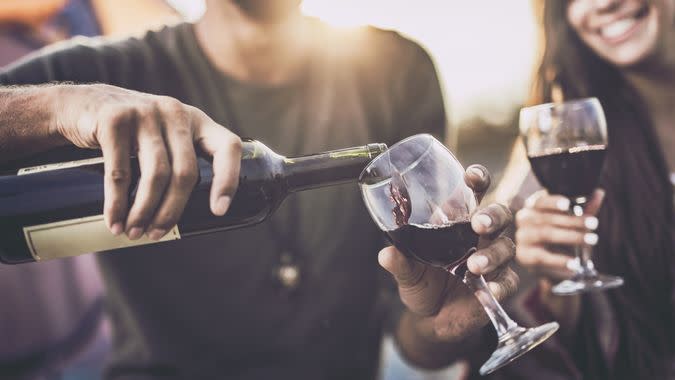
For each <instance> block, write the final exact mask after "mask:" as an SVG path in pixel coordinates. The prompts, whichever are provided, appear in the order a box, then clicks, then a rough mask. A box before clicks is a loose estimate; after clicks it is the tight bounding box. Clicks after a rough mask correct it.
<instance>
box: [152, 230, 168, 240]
mask: <svg viewBox="0 0 675 380" xmlns="http://www.w3.org/2000/svg"><path fill="white" fill-rule="evenodd" d="M164 235H166V230H164V229H161V228H153V229H152V230H151V231H150V232H149V233H148V237H149V238H150V239H151V240H155V241H157V240H159V239H161V238H162V237H163V236H164Z"/></svg>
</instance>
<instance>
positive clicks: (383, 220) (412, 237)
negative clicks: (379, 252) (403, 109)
mask: <svg viewBox="0 0 675 380" xmlns="http://www.w3.org/2000/svg"><path fill="white" fill-rule="evenodd" d="M467 177H468V179H469V181H468V182H471V181H470V180H471V179H472V177H471V176H467V174H466V172H465V170H464V168H462V165H461V164H460V163H459V161H457V159H456V158H455V156H454V155H453V154H452V153H451V152H450V151H449V150H448V149H447V148H446V147H445V146H444V145H443V144H442V143H440V142H439V141H438V140H436V139H434V138H433V137H432V136H431V135H426V134H422V135H415V136H412V137H409V138H407V139H405V140H403V141H401V142H399V143H397V144H395V145H394V146H392V147H391V148H389V150H387V151H385V152H384V153H383V154H381V155H379V156H378V157H377V158H375V159H374V160H373V161H372V162H371V163H370V164H369V165H368V166H367V167H366V168H365V169H364V170H363V172H362V173H361V176H360V178H359V185H360V187H361V193H362V195H363V199H364V201H365V203H366V206H367V208H368V211H369V212H370V214H371V216H372V217H373V220H375V222H376V223H377V224H378V226H379V227H380V229H381V230H382V231H384V232H385V233H386V236H387V237H388V239H389V240H390V241H391V242H392V243H393V244H394V245H395V246H396V248H397V249H398V250H399V251H400V252H402V253H403V254H404V255H406V256H407V258H409V259H414V260H417V261H418V262H419V263H422V264H424V265H422V264H419V265H421V266H417V265H418V264H417V263H416V264H415V266H416V267H417V268H421V270H420V269H417V270H414V267H413V266H411V265H410V264H409V263H410V262H411V261H410V260H406V261H403V260H398V262H394V263H391V262H387V260H386V258H387V257H386V255H387V254H388V253H387V251H385V253H384V255H385V257H384V259H385V260H384V262H383V264H384V266H385V267H390V268H392V270H393V271H394V272H396V273H397V274H398V279H397V280H398V282H399V284H401V283H403V285H404V292H403V293H402V294H401V296H402V299H403V301H404V302H405V303H406V305H407V306H408V307H409V308H410V309H411V310H412V311H415V312H416V315H417V316H418V317H422V318H418V319H421V321H420V323H424V319H423V316H424V315H425V314H426V316H427V317H429V316H434V315H435V314H437V313H439V311H440V312H442V313H443V314H444V315H443V316H442V317H441V318H439V319H438V322H439V325H438V326H432V329H433V331H435V332H436V333H440V334H437V335H441V336H445V337H446V338H447V339H452V338H453V335H461V334H453V331H452V330H448V328H449V326H451V325H455V327H459V330H457V331H461V329H462V327H461V326H462V325H464V326H466V328H467V329H468V330H472V328H473V327H475V326H477V325H479V324H480V317H479V315H481V313H480V312H479V311H478V310H477V308H476V307H475V305H476V304H475V301H474V300H470V301H468V302H467V300H469V299H470V298H468V297H466V295H467V293H466V290H465V289H464V292H463V293H459V295H456V294H455V295H453V294H446V293H449V292H450V291H454V290H457V288H460V287H459V286H452V282H451V281H454V280H451V279H450V278H451V276H449V274H452V275H453V276H454V277H456V279H457V280H458V281H457V282H459V281H461V282H463V283H464V284H465V285H466V286H467V287H468V288H469V289H470V290H471V292H472V294H473V296H475V299H477V300H478V302H480V305H481V306H482V307H483V310H484V312H485V314H487V316H488V317H489V319H490V321H491V322H492V324H493V326H494V328H495V330H496V331H497V336H498V344H497V348H496V349H495V351H494V352H493V353H492V356H491V357H490V358H489V359H488V360H487V361H486V362H485V363H484V364H483V366H482V367H481V369H480V373H481V374H483V375H485V374H489V373H491V372H493V371H495V370H497V369H499V368H501V367H502V366H504V365H506V364H508V363H510V362H511V361H513V360H515V359H516V358H518V357H520V356H521V355H523V354H524V353H526V352H528V351H529V350H531V349H532V348H534V347H536V346H537V345H539V344H541V343H542V342H543V341H545V340H546V339H548V338H549V337H550V336H551V335H552V334H553V333H555V331H557V329H558V324H557V323H556V322H550V323H547V324H544V325H541V326H538V327H535V328H523V327H520V326H518V324H517V323H516V322H514V321H513V320H512V319H511V318H509V316H508V315H507V314H506V312H505V311H504V309H502V307H501V305H500V304H499V302H498V301H497V299H496V298H495V295H494V293H493V291H497V292H498V293H499V291H500V289H499V286H497V287H496V288H494V289H493V288H491V287H490V286H489V285H488V284H487V282H486V279H485V278H484V277H483V275H482V274H483V273H490V272H492V270H494V267H493V268H490V265H492V266H502V265H503V264H504V260H503V258H504V253H503V252H502V253H500V251H501V250H502V249H506V250H511V251H512V250H513V245H512V243H511V244H509V243H510V241H508V240H506V239H505V238H502V239H501V241H500V243H499V244H493V245H492V246H491V247H492V248H491V249H490V250H487V249H485V247H486V246H485V245H484V244H485V240H483V241H481V242H479V235H478V233H477V232H482V233H484V234H490V233H492V234H498V232H499V228H500V227H502V226H503V224H504V223H506V221H507V220H508V219H510V218H509V217H508V212H507V210H506V208H504V207H503V206H496V205H493V206H490V207H489V208H488V209H489V210H491V211H489V212H488V213H486V212H485V211H483V212H479V213H478V214H477V215H474V214H476V208H477V205H478V201H479V199H478V198H477V195H476V193H474V191H473V189H472V188H471V187H469V186H468V185H467V183H466V182H467ZM484 190H485V189H480V191H479V193H482V192H483V191H484ZM479 195H480V194H479ZM493 218H494V219H493ZM474 228H475V229H476V231H474ZM491 228H492V230H491ZM482 236H485V235H482ZM488 246H489V244H488ZM477 249H481V250H480V251H479V252H477ZM389 252H392V251H389ZM506 255H509V254H508V253H507V254H506ZM394 257H400V256H394ZM500 257H501V258H502V260H500ZM469 258H471V260H470V261H469ZM381 259H382V257H381ZM401 263H402V264H401ZM398 264H401V267H397V266H398ZM406 265H408V267H407V268H406V267H405V266H406ZM469 266H471V267H472V268H470V269H471V270H469ZM394 267H397V268H394ZM481 267H483V269H482V270H481V269H480V268H481ZM439 269H440V270H439ZM443 271H445V273H444V272H443ZM427 272H429V274H427ZM448 272H449V273H448ZM473 272H478V273H480V274H478V275H477V274H475V273H473ZM498 273H504V274H505V275H508V274H509V273H510V272H509V270H508V269H506V270H504V271H501V272H498ZM401 274H403V276H401ZM415 275H417V276H418V277H421V282H420V285H418V286H417V289H413V291H412V292H408V290H409V289H410V288H411V287H413V288H414V286H413V284H415V282H417V279H416V278H415ZM424 276H428V278H425V277H424ZM444 277H445V278H444ZM509 277H510V278H513V277H512V276H509ZM427 280H428V281H427ZM444 280H445V281H448V282H446V283H444V282H443V281H444ZM448 284H450V287H449V288H446V286H447V285H448ZM514 286H515V285H514ZM446 290H448V291H449V292H446ZM460 291H461V290H460ZM414 292H416V293H417V295H413V294H412V293H414ZM406 293H408V294H406ZM446 296H447V298H446ZM453 296H457V297H459V298H456V299H455V300H463V301H464V302H463V303H462V302H454V301H453V298H452V297H453ZM446 299H447V301H448V302H447V303H446V302H445V301H446ZM451 305H452V307H450V306H451ZM443 306H447V307H443ZM436 309H438V310H436ZM465 312H468V313H469V314H464V316H465V318H461V315H462V313H465ZM453 313H459V314H453ZM434 319H435V318H430V319H427V320H426V321H427V322H426V323H431V324H432V325H433V323H434ZM467 321H469V322H467ZM442 322H449V323H450V325H443V324H441V323H442ZM472 323H473V325H472Z"/></svg>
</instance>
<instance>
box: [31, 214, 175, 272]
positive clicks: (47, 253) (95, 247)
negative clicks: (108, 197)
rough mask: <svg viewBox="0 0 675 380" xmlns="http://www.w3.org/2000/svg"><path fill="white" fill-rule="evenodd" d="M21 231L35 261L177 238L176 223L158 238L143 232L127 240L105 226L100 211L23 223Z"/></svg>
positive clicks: (124, 236)
mask: <svg viewBox="0 0 675 380" xmlns="http://www.w3.org/2000/svg"><path fill="white" fill-rule="evenodd" d="M23 233H24V235H25V237H26V243H27V245H28V249H29V250H30V252H31V254H32V255H33V258H34V259H35V261H41V260H51V259H58V258H63V257H69V256H77V255H82V254H85V253H92V252H101V251H108V250H111V249H117V248H126V247H135V246H139V245H145V244H153V243H158V242H161V241H169V240H178V239H180V231H179V230H178V226H175V227H174V228H173V229H171V231H169V232H168V233H167V234H166V235H164V237H163V238H162V239H161V240H159V241H154V240H150V238H148V237H147V236H145V235H144V236H143V237H141V238H140V239H138V240H130V239H129V238H127V236H126V235H124V234H122V235H119V236H115V235H113V234H112V233H111V232H110V230H108V228H107V227H106V224H105V221H104V219H103V215H95V216H88V217H85V218H77V219H70V220H63V221H59V222H54V223H48V224H41V225H38V226H30V227H24V228H23Z"/></svg>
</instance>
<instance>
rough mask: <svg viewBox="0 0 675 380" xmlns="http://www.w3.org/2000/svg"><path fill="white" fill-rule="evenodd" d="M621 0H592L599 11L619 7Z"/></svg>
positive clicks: (607, 10)
mask: <svg viewBox="0 0 675 380" xmlns="http://www.w3.org/2000/svg"><path fill="white" fill-rule="evenodd" d="M622 1H623V0H594V1H593V3H594V4H593V5H594V6H595V9H596V10H597V11H599V12H612V11H614V10H616V9H617V8H619V6H620V5H621V2H622Z"/></svg>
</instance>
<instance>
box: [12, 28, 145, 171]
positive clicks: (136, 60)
mask: <svg viewBox="0 0 675 380" xmlns="http://www.w3.org/2000/svg"><path fill="white" fill-rule="evenodd" d="M139 46H140V45H139V40H137V39H128V40H119V41H114V42H113V41H107V40H105V39H103V38H84V37H80V38H75V39H72V40H69V41H65V42H62V43H57V44H54V45H51V46H48V47H46V48H43V49H41V50H38V51H36V52H34V53H32V54H30V55H28V56H27V57H25V58H23V59H21V60H19V61H17V62H15V63H13V64H11V65H9V66H7V67H5V68H4V69H3V70H2V71H0V85H3V86H19V85H43V84H57V83H73V84H91V83H106V84H111V85H115V86H119V87H126V88H129V87H131V88H133V87H134V86H133V84H134V82H135V81H139V80H140V78H139V76H140V75H143V74H142V73H144V72H145V71H146V67H147V66H148V63H149V62H147V60H146V59H145V58H144V54H142V51H139V50H138V49H137V47H139ZM139 53H141V54H139ZM96 156H100V151H98V150H92V149H80V148H77V147H75V146H65V147H60V148H57V149H54V150H51V151H47V152H43V153H39V154H36V155H34V156H32V157H29V158H28V159H22V160H20V161H18V162H10V163H8V164H7V165H5V166H4V167H3V168H2V170H15V169H16V168H20V167H26V166H33V165H39V164H43V163H49V162H58V161H70V160H79V159H84V158H90V157H96Z"/></svg>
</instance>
